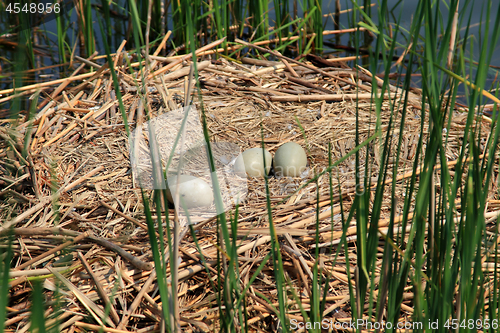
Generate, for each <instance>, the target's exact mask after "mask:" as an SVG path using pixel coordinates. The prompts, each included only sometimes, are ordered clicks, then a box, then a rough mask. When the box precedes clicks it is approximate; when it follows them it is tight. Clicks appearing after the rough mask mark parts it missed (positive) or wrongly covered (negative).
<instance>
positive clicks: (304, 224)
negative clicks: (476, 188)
mask: <svg viewBox="0 0 500 333" xmlns="http://www.w3.org/2000/svg"><path fill="white" fill-rule="evenodd" d="M124 56H126V55H125V54H124V53H123V52H122V53H118V54H116V55H115V56H114V64H115V65H116V68H115V70H116V71H117V73H118V77H119V82H120V89H121V95H122V100H123V103H124V110H125V113H126V117H127V119H126V120H127V122H128V124H129V125H130V127H131V130H133V129H134V128H136V127H137V126H140V125H141V124H143V123H144V122H146V121H147V120H148V119H153V118H155V117H158V116H161V115H163V114H165V113H168V112H171V111H172V110H176V109H179V108H182V107H183V106H184V101H185V100H186V96H187V97H189V96H191V94H192V95H194V99H193V100H194V104H195V105H196V107H197V109H198V110H203V111H204V116H205V117H204V119H205V120H206V124H207V129H208V132H209V136H210V140H211V141H213V142H231V143H234V144H236V145H238V146H239V147H240V148H241V150H245V149H247V148H253V147H258V146H260V145H261V144H262V142H263V143H264V145H265V147H266V148H267V149H268V150H269V151H270V152H271V153H273V154H274V152H275V151H276V149H277V148H278V147H280V146H281V145H283V144H284V143H286V142H290V141H293V142H296V143H298V144H300V145H301V146H302V147H304V148H305V149H306V151H307V155H308V163H309V165H308V171H307V173H304V174H303V175H302V176H301V177H296V178H292V177H281V178H278V177H274V176H272V175H271V177H270V178H269V181H268V191H269V200H270V203H271V206H272V218H273V222H274V225H275V230H276V233H277V234H278V238H279V240H280V242H281V249H282V256H283V261H284V268H285V269H286V272H285V274H286V275H287V276H288V277H289V279H290V281H292V283H293V286H294V288H296V289H295V290H296V292H297V295H299V297H300V298H301V300H302V302H303V305H304V306H305V310H306V311H307V310H308V308H307V306H308V304H309V299H310V296H311V294H310V293H311V291H310V285H311V283H312V282H311V278H312V273H311V267H313V266H314V264H315V263H316V262H317V261H318V260H319V263H320V268H321V269H320V271H321V274H322V275H323V276H325V277H328V278H329V279H330V287H329V290H328V292H327V298H326V301H327V305H326V308H327V309H328V310H327V311H326V313H325V315H326V316H331V318H332V320H340V321H342V320H343V318H350V317H351V313H350V303H349V300H350V298H349V293H348V285H347V281H348V279H350V278H352V276H348V274H347V270H346V266H345V261H346V258H345V256H344V254H343V252H342V253H340V254H338V258H337V260H336V262H335V261H334V257H335V256H336V254H337V253H336V244H339V242H340V239H341V236H342V222H341V221H342V214H343V213H346V214H347V213H348V211H349V208H350V204H351V203H352V200H353V198H354V196H355V195H356V193H357V191H364V190H369V189H363V188H362V187H358V188H357V187H356V174H358V175H359V176H360V177H365V168H368V170H369V172H368V173H367V174H368V175H369V177H371V179H370V180H371V184H375V183H376V181H377V180H378V177H379V175H378V173H377V170H378V169H379V166H380V164H381V163H383V162H382V161H381V158H382V156H381V154H382V149H383V147H382V144H383V143H382V141H379V139H374V140H371V141H370V142H369V143H367V144H364V145H363V146H362V147H361V148H360V149H359V154H360V155H359V156H360V161H362V163H361V165H360V167H358V168H357V167H356V163H355V154H352V153H353V152H354V150H355V149H357V148H356V147H357V146H356V132H357V133H358V138H357V140H358V143H359V144H361V143H363V142H365V140H367V139H369V138H371V137H372V136H373V134H374V133H375V130H376V127H377V124H376V121H377V116H376V109H375V106H374V104H373V103H371V100H370V98H371V96H372V95H371V92H372V87H371V82H372V79H371V76H370V75H371V74H370V73H361V72H358V71H354V70H353V69H351V68H348V67H347V66H346V65H344V64H343V62H341V61H340V62H332V63H330V64H329V67H323V68H319V67H316V66H314V65H313V64H311V63H304V64H300V65H299V64H295V63H291V62H290V61H286V60H285V61H283V62H281V61H280V62H270V61H266V60H255V59H242V61H243V64H241V63H236V62H229V61H226V60H224V59H222V60H206V61H203V62H200V63H198V64H197V66H198V69H199V81H200V85H201V91H200V93H201V96H202V98H201V100H200V98H198V91H197V90H196V89H194V88H195V87H194V84H193V83H192V82H193V81H191V80H189V79H188V77H189V68H190V64H191V63H190V61H189V60H188V59H187V58H185V59H182V58H160V57H153V60H152V62H153V63H151V64H148V65H149V66H150V67H149V68H152V69H154V71H153V70H152V71H151V76H150V77H148V76H147V75H146V76H145V77H144V79H143V80H144V84H142V83H138V82H139V81H140V77H141V76H140V75H139V74H138V73H137V72H136V71H135V70H134V68H135V66H136V65H137V64H132V66H133V67H131V68H129V67H128V65H127V62H125V61H124V60H123V58H124ZM205 56H207V55H205ZM179 59H180V60H179ZM89 63H90V64H89ZM85 64H87V65H92V66H94V68H97V69H98V70H97V72H94V73H88V74H77V73H75V74H74V75H73V76H71V77H69V78H68V79H66V80H63V81H62V83H60V85H59V86H57V84H58V82H53V83H52V85H44V86H43V87H31V88H30V89H37V88H38V89H39V88H41V89H52V88H55V89H54V90H53V92H52V94H51V96H50V98H48V99H46V100H45V101H43V102H42V103H41V104H40V109H41V110H40V112H38V113H37V114H36V116H35V117H34V118H33V119H32V120H29V121H28V120H26V121H25V122H21V123H15V122H11V121H3V123H4V124H3V126H2V127H0V134H1V136H2V138H3V140H2V141H1V142H2V143H1V144H2V146H1V147H0V156H2V161H0V173H1V174H2V178H0V179H1V180H0V182H1V184H2V188H3V189H2V190H1V192H0V194H1V195H2V196H3V198H4V200H3V206H2V207H1V211H0V213H1V217H0V218H1V220H3V221H6V222H4V224H3V226H2V227H1V229H0V232H1V233H2V234H3V235H5V234H6V233H7V232H8V227H14V233H15V235H16V241H15V242H14V243H13V245H12V247H13V250H14V260H13V263H14V264H15V265H14V266H13V267H12V271H11V277H12V278H13V279H14V280H12V281H11V289H10V305H9V306H10V307H9V314H8V318H7V323H6V328H7V330H11V331H13V330H16V329H18V328H21V327H24V328H25V329H26V328H27V327H28V320H29V317H27V316H24V315H23V310H24V309H25V308H26V307H27V305H26V304H28V303H27V302H29V298H28V293H27V291H29V289H30V283H29V280H31V279H33V278H34V277H40V276H45V275H48V276H49V278H48V279H46V280H45V281H46V282H45V287H46V290H47V297H48V298H49V297H50V296H51V295H52V291H51V290H54V286H55V284H56V283H55V282H56V281H59V282H57V284H59V283H61V282H62V284H63V285H64V286H62V287H61V288H62V289H64V292H65V294H64V302H63V303H64V304H63V307H64V313H63V314H62V315H60V316H59V325H60V329H61V330H63V331H66V330H67V331H72V330H74V329H77V330H81V329H90V330H93V329H97V328H98V326H95V324H98V323H99V320H97V319H95V318H100V317H101V315H102V313H103V311H104V310H103V309H104V306H103V305H104V304H105V303H106V302H107V300H106V298H109V297H114V301H113V302H112V303H113V306H112V310H111V312H110V317H109V318H108V319H106V320H105V322H103V324H104V326H105V328H104V330H105V331H106V330H108V328H115V329H120V330H121V332H123V331H134V332H147V331H151V330H156V329H158V328H159V327H160V322H161V318H162V312H161V300H160V298H159V294H158V289H157V286H156V282H155V281H156V280H155V279H156V275H155V274H154V268H153V259H152V254H151V245H150V242H149V239H148V232H147V229H148V228H147V224H146V219H145V214H144V204H143V199H142V192H141V188H140V187H139V185H138V184H137V182H135V181H134V179H133V177H132V170H131V163H130V150H129V148H130V147H129V140H128V136H127V133H126V131H125V119H123V117H122V113H121V112H120V105H119V102H118V100H117V98H116V92H115V91H114V88H113V87H114V86H113V82H112V79H111V75H110V71H109V68H108V66H107V65H104V66H99V65H97V64H95V63H92V62H91V59H90V60H86V62H85ZM167 64H168V65H167ZM323 65H324V63H323ZM82 66H83V65H82ZM80 69H81V68H80ZM131 69H132V70H133V74H127V73H130V72H131ZM153 74H154V75H153ZM70 82H80V83H79V84H78V85H74V86H73V87H70V86H69V83H70ZM26 91H29V89H26ZM191 92H195V93H191ZM401 93H402V91H401V90H399V89H398V88H396V87H391V94H387V96H386V99H385V102H384V103H383V105H382V108H381V115H380V120H381V123H380V124H378V126H380V128H381V129H382V130H383V131H387V130H390V128H389V126H390V119H391V116H392V117H393V122H392V125H391V126H393V128H395V129H396V130H394V132H393V134H394V140H395V141H394V144H396V142H397V140H399V137H398V135H399V133H398V128H399V122H400V121H401V119H402V116H403V111H405V112H406V113H405V115H406V119H405V126H404V129H405V132H404V133H402V136H401V137H402V140H403V143H402V152H401V155H400V159H399V163H398V165H394V163H393V162H392V157H389V161H388V162H387V163H388V164H387V165H388V167H389V169H388V170H389V171H391V172H392V169H393V168H395V169H396V170H395V174H397V175H398V179H397V182H398V185H397V186H398V191H397V192H396V195H397V196H399V198H400V200H398V202H399V206H397V211H396V212H391V211H389V208H388V207H391V206H390V202H391V199H392V198H391V193H390V191H387V194H386V197H385V199H384V205H383V207H382V217H383V218H386V220H381V221H380V223H379V228H380V231H381V232H384V230H387V225H388V223H389V220H388V218H389V216H390V214H391V213H395V215H396V216H397V218H396V221H400V220H401V218H400V217H399V215H400V214H402V205H403V203H404V197H403V196H404V189H405V186H406V184H407V181H408V179H409V178H410V177H411V176H412V174H413V172H412V168H413V163H414V159H415V156H417V154H416V153H417V151H416V150H417V143H418V139H419V136H420V135H425V136H426V135H427V130H428V129H427V127H424V128H423V132H421V123H422V119H420V117H421V114H422V112H421V109H420V108H421V106H422V105H421V102H420V100H419V97H418V92H417V94H416V93H411V96H410V103H409V104H408V106H407V107H406V110H403V109H402V106H398V104H397V102H395V97H396V96H400V94H401ZM394 105H396V106H394ZM391 109H393V110H394V114H392V115H391ZM356 117H357V118H358V124H359V125H358V128H356ZM465 119H466V114H463V113H461V112H458V111H457V112H456V113H454V116H453V119H451V132H450V133H448V138H449V139H448V140H449V141H450V143H449V144H448V151H447V152H446V155H447V157H448V160H449V161H450V163H453V161H456V159H457V158H458V156H459V154H458V152H459V147H460V145H461V140H462V137H463V128H464V124H465ZM480 125H481V126H484V130H483V131H482V133H489V123H488V122H481V124H480ZM26 133H28V135H26ZM443 135H445V134H443ZM485 135H486V134H485ZM485 139H486V137H485ZM424 142H425V139H424ZM23 147H28V149H27V150H26V149H24V151H27V153H26V154H24V156H23V154H22V151H23ZM329 152H331V154H330V153H329ZM349 153H351V155H349ZM346 156H347V158H346ZM343 158H345V159H344V160H342V161H341V162H340V163H339V164H338V165H336V166H335V167H333V168H330V171H331V175H332V177H331V178H330V172H326V173H325V170H327V168H328V167H329V165H331V164H333V163H337V162H338V161H339V160H341V159H343ZM366 162H368V164H367V163H366ZM450 165H451V164H450ZM391 172H388V175H389V176H387V179H385V182H386V183H387V184H389V183H391V182H392V178H391V176H390V175H391V174H392V173H391ZM316 175H320V176H319V177H318V178H317V180H315V181H311V180H314V178H315V177H316ZM495 178H496V177H495ZM330 179H333V180H334V181H333V184H331V183H330ZM493 184H496V181H494V182H493ZM493 186H494V188H496V187H495V186H496V185H493ZM340 190H341V191H340ZM491 192H492V193H494V192H495V191H494V190H493V191H491ZM144 193H145V194H146V196H149V198H150V199H151V201H152V191H148V190H146V191H145V192H144ZM341 196H342V205H341V204H340V197H341ZM492 196H493V194H492ZM267 198H268V196H267V193H266V185H265V181H264V180H263V179H259V178H249V179H248V195H247V196H246V198H245V200H244V201H243V202H242V204H241V206H240V207H239V210H238V216H237V218H238V230H237V240H236V242H237V244H238V254H239V258H240V264H239V268H240V272H239V277H240V281H241V282H242V283H245V284H246V283H248V281H249V278H250V277H251V276H252V274H253V272H254V271H255V269H256V267H257V266H258V265H259V263H260V262H261V260H262V258H263V257H264V256H265V255H266V254H267V253H268V252H269V249H270V240H271V237H270V236H269V235H270V231H269V214H268V210H267V208H266V207H267ZM492 198H493V197H492ZM396 199H397V198H396ZM495 205H496V202H495V201H494V200H493V201H491V205H490V206H489V207H490V208H491V207H495ZM163 208H164V209H166V210H168V215H169V216H170V217H172V216H174V209H173V208H172V207H163ZM234 214H235V211H234V209H232V210H229V211H228V212H227V216H228V218H230V219H231V218H234ZM165 215H166V214H164V215H163V217H165ZM153 218H156V215H155V214H153ZM317 221H319V226H318V225H316V223H317ZM155 222H156V223H158V220H157V219H156V220H155ZM161 222H162V225H163V227H164V229H165V232H171V230H172V229H171V227H172V223H173V222H172V221H170V224H168V225H167V223H166V219H165V220H162V221H161ZM318 227H319V244H317V242H316V241H315V239H316V238H315V237H316V235H315V234H316V229H317V228H318ZM194 229H195V231H196V236H197V242H198V244H199V246H200V248H201V251H202V255H203V258H204V260H205V263H206V265H207V266H208V268H209V270H208V271H209V272H210V273H208V272H207V270H206V268H205V266H204V265H203V264H202V263H201V258H202V256H201V254H200V253H199V250H198V248H197V247H196V245H195V242H194V240H193V238H192V236H191V234H190V233H189V232H188V233H185V236H184V237H183V238H182V240H181V242H180V244H179V249H180V252H179V253H180V257H181V259H182V261H181V263H180V265H179V268H178V281H179V288H178V306H179V313H180V320H181V325H182V326H183V329H184V330H186V331H189V330H191V331H213V330H215V329H217V327H218V325H219V315H220V312H219V310H220V308H219V305H218V304H217V301H216V295H217V294H218V292H217V291H216V290H213V289H211V288H210V287H209V286H213V285H214V284H215V285H217V283H220V281H219V282H217V279H219V278H223V275H220V274H217V271H216V269H218V268H217V259H218V258H219V257H220V252H219V250H220V247H218V246H217V239H218V235H217V233H218V228H217V219H216V218H211V219H207V220H204V221H202V222H199V223H197V224H196V225H194ZM181 234H183V233H182V232H181ZM355 235H356V226H355V224H353V225H351V226H349V228H348V229H347V237H348V242H349V243H350V244H353V243H354V241H355V240H356V236H355ZM316 246H319V247H320V248H321V249H320V257H319V258H316V257H315V251H316ZM355 250H356V249H355V247H354V246H352V249H350V251H352V252H354V251H355ZM380 254H382V250H381V253H380ZM380 257H381V256H380ZM353 258H355V256H354V257H353ZM353 258H350V259H349V260H350V264H351V266H355V265H356V262H355V260H354V259H353ZM219 259H220V258H219ZM219 268H220V267H219ZM272 269H273V267H272V263H271V262H269V263H268V264H266V267H265V268H264V270H263V271H262V272H261V273H260V274H259V276H258V278H257V280H256V281H254V282H253V284H252V287H251V288H250V291H249V294H248V297H247V304H246V311H247V315H248V318H249V319H248V323H250V325H251V326H252V327H254V328H255V330H256V331H258V330H264V331H269V330H272V329H276V325H277V322H276V316H275V313H274V312H273V311H274V310H273V307H270V306H269V305H268V303H267V302H266V301H265V300H264V299H263V298H262V297H261V296H260V295H264V296H265V297H267V299H269V300H270V301H271V302H275V301H276V292H275V291H276V286H275V282H274V277H273V273H272ZM352 271H353V270H352V269H351V272H352ZM167 273H168V274H170V273H169V271H167ZM96 285H97V286H99V288H96V287H95V286H96ZM114 288H116V289H114ZM50 309H52V311H53V310H54V309H53V308H50ZM50 309H49V310H48V311H49V312H50V311H51V310H50ZM402 311H403V312H405V313H406V314H407V315H408V317H409V318H411V314H412V311H413V310H412V306H411V299H410V298H408V300H407V301H405V302H404V303H403V307H402ZM289 316H290V318H292V319H293V318H295V319H297V320H302V317H301V315H300V311H299V307H298V306H297V305H296V304H294V302H292V303H291V304H290V307H289Z"/></svg>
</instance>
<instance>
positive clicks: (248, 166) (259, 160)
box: [234, 148, 273, 177]
mask: <svg viewBox="0 0 500 333" xmlns="http://www.w3.org/2000/svg"><path fill="white" fill-rule="evenodd" d="M264 156H265V158H266V160H265V166H266V167H265V170H264ZM272 163H273V156H272V155H271V153H270V152H268V151H267V150H265V149H262V148H250V149H247V150H245V151H244V152H243V153H241V154H240V155H239V156H238V157H237V158H236V161H235V162H234V172H235V173H236V174H237V175H239V176H242V177H244V176H245V172H246V174H247V175H249V176H251V177H264V175H265V174H266V175H268V174H269V171H270V170H271V164H272Z"/></svg>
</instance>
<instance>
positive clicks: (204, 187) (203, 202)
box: [167, 175, 214, 208]
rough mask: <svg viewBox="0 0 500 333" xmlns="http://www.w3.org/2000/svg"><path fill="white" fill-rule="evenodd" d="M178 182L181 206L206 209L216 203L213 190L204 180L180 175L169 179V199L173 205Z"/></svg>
mask: <svg viewBox="0 0 500 333" xmlns="http://www.w3.org/2000/svg"><path fill="white" fill-rule="evenodd" d="M178 182H179V187H178V188H179V204H180V206H181V207H183V208H196V207H206V206H210V205H211V204H212V203H213V202H214V194H213V192H212V188H211V187H210V185H208V184H207V183H206V182H205V181H204V180H203V179H201V178H197V177H194V176H189V175H180V176H172V177H169V178H168V179H167V183H168V187H167V199H168V201H170V202H171V203H174V198H175V191H176V190H177V183H178Z"/></svg>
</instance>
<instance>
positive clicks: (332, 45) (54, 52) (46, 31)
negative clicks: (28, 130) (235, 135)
mask: <svg viewBox="0 0 500 333" xmlns="http://www.w3.org/2000/svg"><path fill="white" fill-rule="evenodd" d="M125 2H126V1H123V0H122V1H117V2H116V3H118V4H120V3H125ZM358 2H359V5H360V6H361V5H362V2H363V1H358ZM493 2H494V4H493V8H492V10H490V11H487V8H486V5H487V3H488V1H487V0H475V1H472V5H470V4H469V5H468V6H467V7H464V4H463V3H464V1H461V8H460V14H461V19H462V20H461V21H459V25H460V26H461V27H465V26H467V23H468V20H469V16H470V29H469V36H468V37H469V43H468V47H467V50H466V52H465V56H466V57H467V58H469V59H470V60H471V61H477V60H478V59H479V52H480V49H479V41H480V38H481V37H480V36H481V34H483V32H484V29H485V28H486V15H489V17H490V25H493V23H494V20H495V19H496V15H497V9H498V8H497V7H498V4H496V3H495V2H496V1H493ZM93 3H95V4H96V5H99V4H100V2H99V1H94V2H93ZM67 4H68V6H67V7H66V9H67V12H68V15H67V18H68V20H67V22H66V24H67V25H68V26H69V29H68V33H67V44H66V46H65V47H66V48H67V49H68V50H69V49H74V52H75V54H77V55H84V54H85V52H83V50H80V47H79V39H78V31H79V30H78V29H79V27H78V24H77V16H76V13H75V10H74V8H72V7H71V6H73V2H67ZM340 5H341V8H340V9H341V10H346V9H349V8H352V7H353V6H352V2H351V1H346V0H341V1H340ZM416 7H417V1H405V2H400V1H396V0H389V1H388V8H390V10H389V11H388V12H387V13H386V14H387V19H388V20H389V21H391V22H398V21H399V23H400V30H401V34H400V35H399V38H398V41H399V42H400V43H401V45H402V46H401V47H399V48H398V50H397V51H398V52H397V54H396V56H399V55H401V54H402V52H403V51H404V47H403V45H404V46H406V45H407V44H408V40H409V36H408V35H409V33H408V29H409V28H410V25H411V21H412V19H413V16H412V15H413V13H414V12H415V9H416ZM290 8H293V7H292V1H290ZM112 9H115V10H116V12H115V14H116V15H114V16H112V26H113V34H112V38H111V39H110V43H111V45H110V48H111V50H112V52H114V51H115V50H116V49H117V48H118V47H119V45H120V43H121V42H122V41H123V40H124V38H125V36H126V33H127V29H128V28H129V26H128V19H127V18H126V13H125V11H124V10H120V8H119V7H118V6H116V5H115V6H112ZM335 9H336V1H335V0H329V1H323V8H322V11H323V14H324V15H325V30H334V29H335V24H334V15H333V14H334V13H335ZM440 9H441V15H442V18H443V21H444V22H446V20H447V16H448V10H447V7H446V5H445V2H443V1H441V2H440ZM377 11H378V7H377V6H373V7H371V16H372V18H373V21H374V22H375V23H377V17H378V15H377ZM269 14H270V16H271V17H273V14H274V13H273V11H270V13H269ZM328 14H331V15H328ZM298 16H302V10H301V8H300V6H299V7H298ZM12 19H13V17H9V16H6V13H5V12H4V13H1V14H0V40H4V41H5V40H7V41H14V42H15V41H17V39H16V37H14V36H9V34H8V31H7V33H6V31H5V29H6V27H8V21H9V20H12ZM98 20H99V14H96V11H95V10H94V23H95V24H94V26H93V29H94V30H95V31H96V33H95V35H96V36H101V31H100V28H99V24H98V22H99V21H98ZM443 24H445V23H443ZM167 25H168V29H174V28H175V26H174V25H175V24H174V22H172V20H171V19H170V20H168V24H167ZM356 26H357V22H354V21H353V19H352V14H351V13H343V14H341V15H340V21H339V27H340V28H341V29H347V28H353V27H356ZM38 28H39V29H40V30H43V31H41V33H38V34H36V37H35V39H34V40H33V42H34V43H35V45H36V47H35V59H34V62H35V63H34V67H35V68H41V67H44V66H49V65H53V64H59V63H60V62H61V61H60V59H59V53H58V44H57V24H56V21H55V20H53V19H52V20H48V21H46V22H43V24H41V25H39V26H38ZM393 31H395V25H393ZM441 33H442V31H440V30H438V31H436V34H437V35H440V34H441ZM421 34H422V35H424V31H421ZM464 34H465V28H462V29H460V31H459V33H458V37H457V38H459V39H463V38H464V37H466V36H464ZM30 38H33V36H30ZM324 41H325V48H324V55H325V56H333V55H334V56H338V57H343V56H349V55H352V53H350V52H347V51H345V50H344V51H339V47H340V46H342V47H353V46H354V45H353V35H352V34H343V35H327V36H325V37H324ZM372 45H373V44H372ZM490 45H491V41H490ZM130 47H131V45H128V46H126V47H125V48H126V49H127V48H130ZM443 47H447V45H446V44H443ZM96 51H98V52H99V54H101V55H102V54H104V53H105V51H104V45H103V41H102V39H100V38H99V37H98V39H97V40H96ZM27 61H30V62H32V61H33V60H31V59H29V58H28V57H27V56H26V53H24V54H23V51H22V50H21V52H19V51H16V49H15V48H13V47H12V45H10V44H8V43H0V66H1V69H0V70H1V71H0V90H2V89H7V88H12V85H13V79H14V76H13V75H12V71H13V70H14V65H16V64H22V63H23V62H27ZM96 62H97V63H99V64H102V63H103V62H104V59H103V60H97V61H96ZM469 64H470V62H469ZM491 65H492V67H491V69H490V71H489V77H488V84H489V87H491V85H492V84H493V85H495V83H496V82H495V78H496V76H497V74H498V72H497V70H498V69H499V68H500V46H498V45H497V48H496V50H495V53H494V55H493V59H492V62H491ZM22 67H24V68H26V67H25V65H24V66H22ZM74 67H75V66H73V67H71V68H70V67H69V66H68V65H66V66H62V67H54V68H50V69H45V70H42V71H32V72H31V73H29V74H28V75H27V76H24V77H23V78H22V80H23V81H22V85H23V86H24V85H27V84H32V83H39V82H46V81H52V80H55V79H59V78H61V77H64V76H65V75H68V74H69V73H71V72H72V70H73V68H74ZM469 70H470V72H469V74H471V76H472V77H473V75H474V66H472V67H470V69H469ZM381 71H382V67H379V69H378V72H381ZM458 74H462V75H463V74H464V73H458ZM412 82H413V84H414V86H416V87H418V86H420V85H421V82H420V78H419V76H418V74H417V75H416V76H414V77H413V80H412ZM1 98H2V96H0V99H1ZM462 102H466V100H465V99H463V100H462ZM486 102H488V101H486ZM9 107H10V104H9V103H3V104H0V110H2V109H3V110H4V111H5V110H6V109H8V108H9ZM22 108H23V107H22Z"/></svg>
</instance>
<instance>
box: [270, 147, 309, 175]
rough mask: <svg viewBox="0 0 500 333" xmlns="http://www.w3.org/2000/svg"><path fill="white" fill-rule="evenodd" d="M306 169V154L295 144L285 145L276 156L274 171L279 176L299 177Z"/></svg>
mask: <svg viewBox="0 0 500 333" xmlns="http://www.w3.org/2000/svg"><path fill="white" fill-rule="evenodd" d="M306 167H307V155H306V152H305V150H304V148H302V147H301V146H300V145H299V144H297V143H295V142H288V143H285V144H284V145H282V146H281V147H279V148H278V150H277V151H276V154H274V170H275V172H276V175H278V176H289V177H298V176H300V174H301V173H302V172H304V171H305V170H306Z"/></svg>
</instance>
